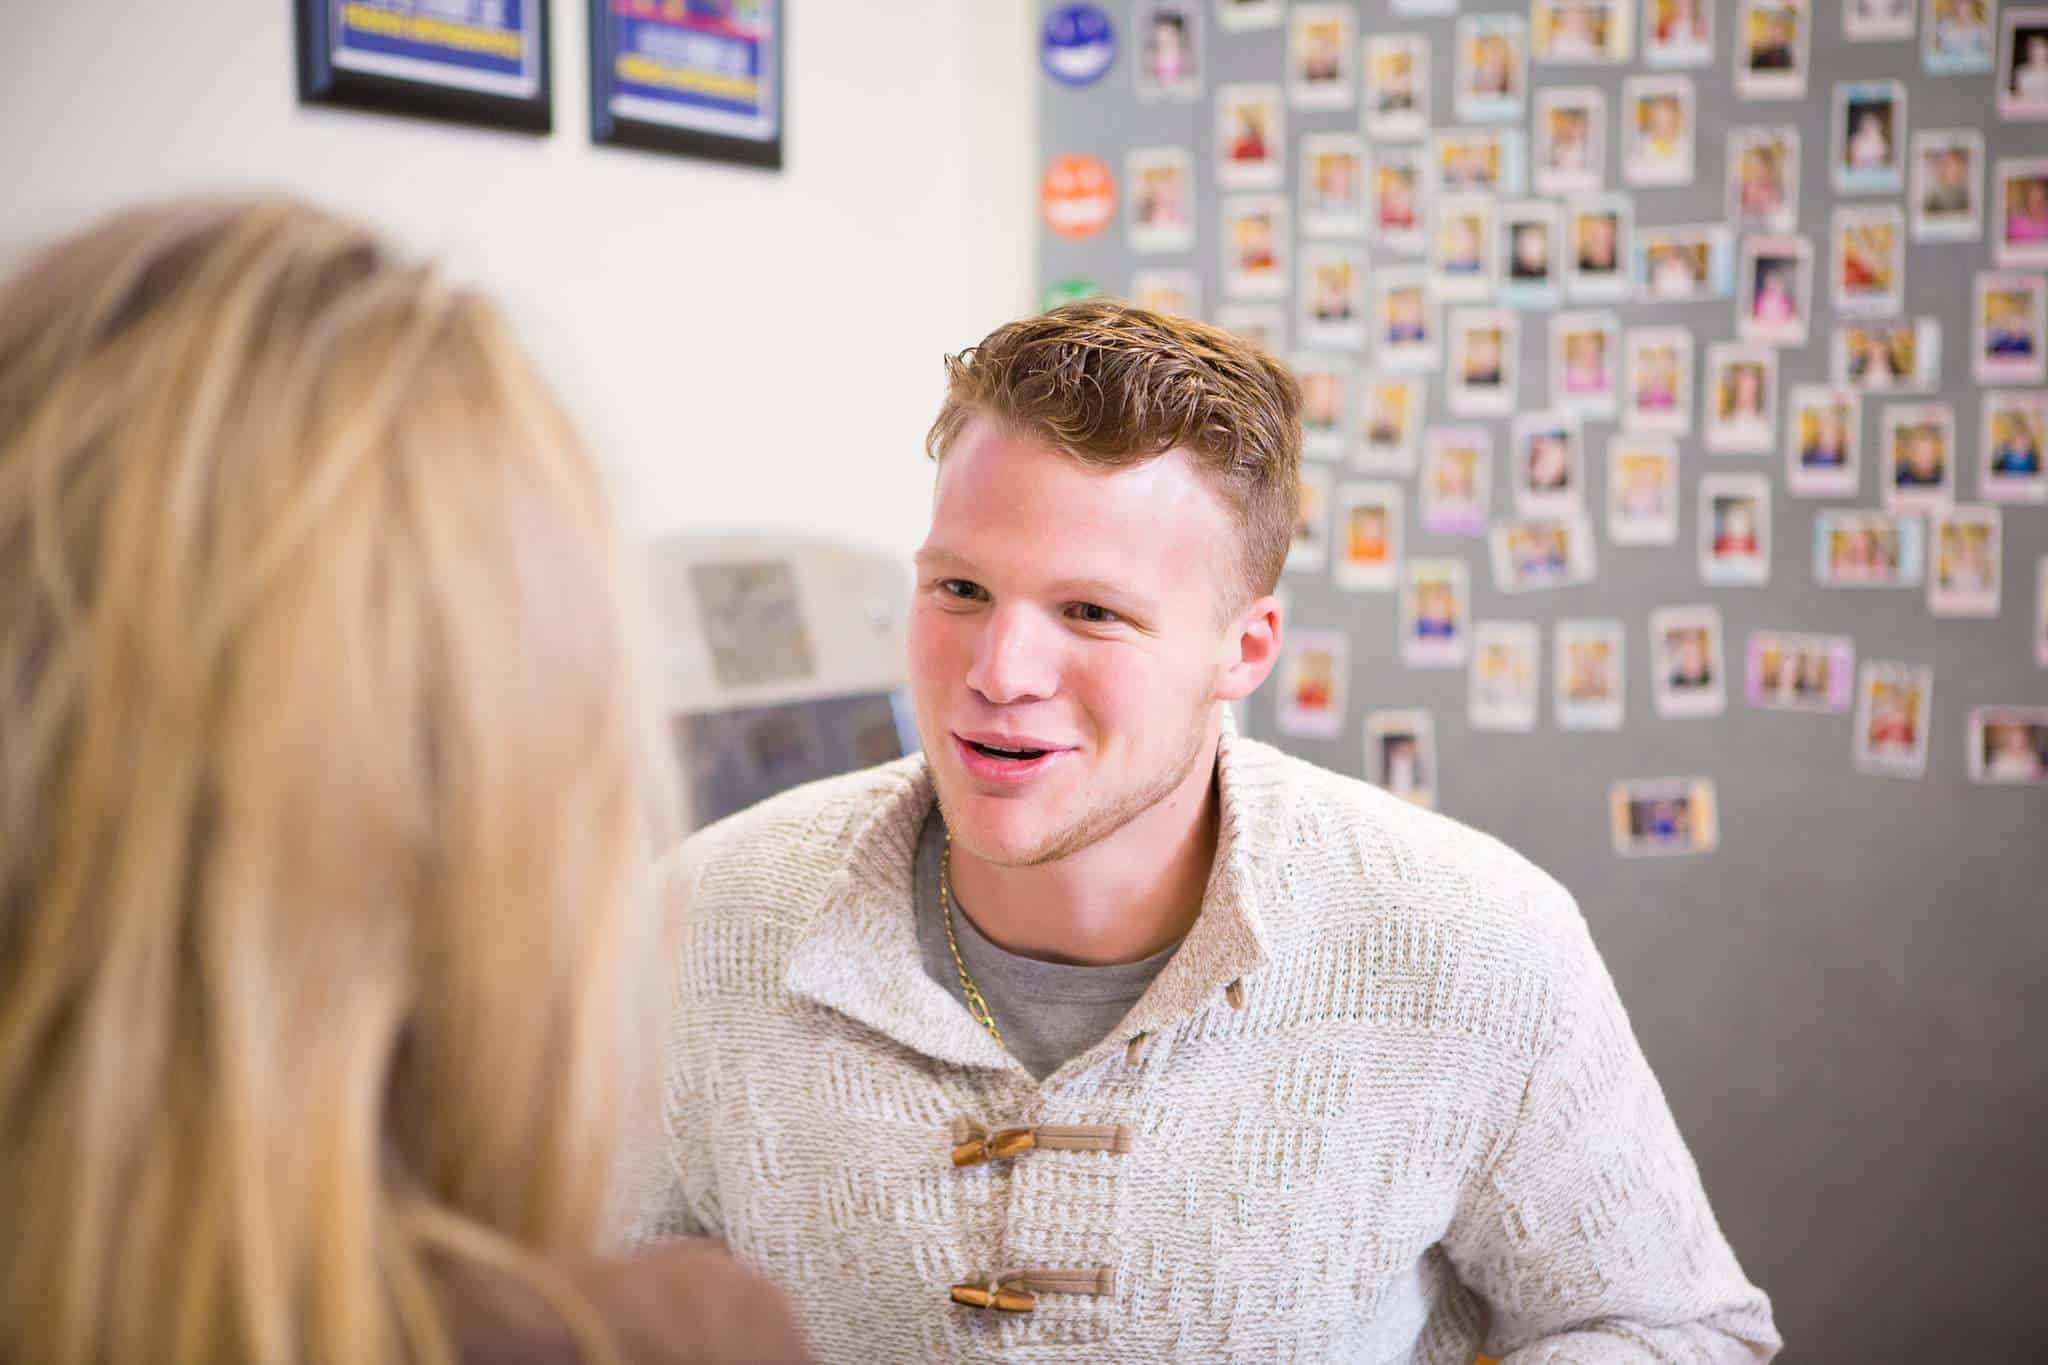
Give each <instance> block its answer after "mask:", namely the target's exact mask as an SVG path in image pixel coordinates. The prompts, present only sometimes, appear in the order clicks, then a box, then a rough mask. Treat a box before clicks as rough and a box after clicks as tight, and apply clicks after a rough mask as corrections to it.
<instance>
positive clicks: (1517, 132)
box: [1430, 128, 1528, 194]
mask: <svg viewBox="0 0 2048 1365" xmlns="http://www.w3.org/2000/svg"><path fill="white" fill-rule="evenodd" d="M1430 152H1431V154H1432V155H1433V156H1434V157H1435V173H1436V182H1435V188H1436V189H1437V190H1438V191H1440V192H1441V193H1444V194H1520V193H1521V192H1522V191H1523V189H1524V188H1525V187H1526V185H1527V175H1528V172H1527V169H1526V168H1525V167H1524V166H1523V164H1522V130H1521V129H1519V128H1446V129H1443V130H1442V131H1440V132H1438V133H1436V134H1435V135H1434V136H1432V137H1431V138H1430Z"/></svg>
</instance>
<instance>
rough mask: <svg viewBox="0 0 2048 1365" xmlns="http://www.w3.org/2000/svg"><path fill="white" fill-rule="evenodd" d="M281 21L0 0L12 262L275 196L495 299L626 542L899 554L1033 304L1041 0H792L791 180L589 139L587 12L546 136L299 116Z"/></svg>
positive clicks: (573, 10)
mask: <svg viewBox="0 0 2048 1365" xmlns="http://www.w3.org/2000/svg"><path fill="white" fill-rule="evenodd" d="M291 9H292V6H291V4H290V3H289V0H208V2H207V3H201V0H164V2H162V3H155V4H143V5H131V6H124V7H122V8H121V11H120V13H119V14H118V15H113V14H110V13H109V12H108V11H107V9H106V7H104V6H98V5H79V4H74V3H71V0H9V3H7V4H6V5H5V8H4V14H0V128H5V129H6V130H7V132H6V134H5V136H4V137H0V250H6V251H8V252H10V253H11V252H12V251H13V250H15V249H18V248H19V247H20V246H22V245H24V244H25V243H26V242H28V241H31V240H33V239H35V238H38V237H41V236H45V235H47V234H50V233H53V232H57V231H61V230H63V229H65V228H68V227H70V226H72V225H73V224H75V223H78V222H80V221H82V220H83V219H85V218H86V217H88V216H90V215H93V214H96V213H99V212H101V211H103V210H105V209H108V208H111V207H114V206H116V205H119V204H123V203H127V202H129V201H132V200H134V199H136V198H138V197H141V196H149V195H158V194H165V193H174V192H178V191H185V190H191V189H196V188H206V187H216V186H243V185H265V186H283V187H288V188H291V189H294V190H297V191H300V192H303V193H305V194H308V195H311V196H314V197H316V198H318V199H320V200H322V201H325V202H327V203H330V204H333V205H335V206H337V207H340V208H344V209H347V210H350V211H352V212H355V213H357V214H360V215H364V216H367V217H368V218H370V219H371V220H373V221H375V222H377V223H379V224H382V225H384V226H385V227H387V228H388V229H390V230H391V231H392V232H394V233H395V234H396V235H397V236H398V237H399V238H400V239H401V240H403V241H405V242H406V243H408V244H410V245H412V246H414V247H416V248H420V249H424V250H428V251H432V252H434V253H436V254H438V255H441V256H443V257H444V258H446V259H448V260H449V261H450V262H451V263H452V264H454V265H455V266H456V267H457V268H458V269H459V270H460V271H461V272H463V273H464V274H466V275H469V276H470V277H472V278H476V279H480V280H481V281H483V282H484V283H486V284H487V285H489V286H490V287H491V288H492V289H493V291H494V292H495V293H496V294H497V295H498V296H499V297H500V298H501V299H502V300H503V301H504V302H505V304H506V305H507V307H508V308H509V309H510V311H511V312H512V314H513V316H514V318H515V320H516V321H517V322H518V324H519V326H520V329H521V331H522V334H523V335H524V336H525V337H526V339H527V340H528V342H529V343H530V344H531V345H532V346H533V347H534V348H535V349H536V350H537V351H538V352H539V354H540V356H541V358H542V361H543V363H544V364H545V365H546V367H547V369H548V372H549V373H550V374H551V375H552V376H553V378H554V380H555V382H556V384H557V385H558V387H559V388H560V389H561V390H562V391H563V394H564V396H565V397H566V398H567V400H568V401H569V403H570V405H571V406H572V408H573V409H574V410H575V412H576V414H577V416H578V417H579V419H580V420H581V421H582V422H583V424H584V426H585V428H586V430H588V431H589V432H590V433H591V435H592V437H593V438H594V440H595V442H596V444H597V446H598V448H599V450H600V451H601V452H602V454H603V455H604V457H605V458H606V460H607V462H608V463H609V464H610V465H611V466H612V468H613V470H614V472H615V478H616V482H617V483H618V485H619V488H620V491H621V493H622V495H623V497H624V498H625V505H626V507H627V509H628V513H627V515H628V518H629V524H631V525H632V526H633V527H634V529H635V530H637V531H638V532H640V533H642V534H655V533H662V532H669V531H677V530H694V529H710V528H722V527H729V526H748V527H774V528H787V529H792V530H796V531H804V532H816V533H821V534H825V535H831V536H835V537H839V538H843V539H850V540H854V541H858V542H861V543H864V544H868V545H872V546H874V547H876V548H880V549H885V550H893V551H897V552H902V553H907V552H908V550H910V549H911V548H913V547H914V546H915V545H916V543H917V541H918V540H919V539H920V538H921V536H922V535H923V531H924V518H925V514H926V508H927V500H928V497H929V491H930V477H931V476H930V470H929V467H928V466H927V465H926V463H925V461H924V458H923V454H922V446H921V443H922V439H923V434H924V429H925V426H926V425H927V424H928V423H929V421H930V420H931V417H932V414H933V412H934V410H935V409H936V407H937V403H938V399H939V396H940V376H941V370H940V367H939V359H940V355H941V353H942V352H944V351H946V350H952V349H957V348H958V347H961V346H964V345H967V344H970V343H971V342H973V341H975V340H976V339H978V338H979V337H980V336H981V335H982V334H983V333H984V332H986V331H987V330H988V329H989V328H990V327H992V326H993V325H995V324H996V323H997V322H1000V321H1002V320H1003V319H1005V318H1008V317H1011V316H1015V315H1017V314H1019V313H1022V312H1024V311H1026V310H1028V308H1029V307H1030V305H1031V299H1032V283H1031V282H1032V276H1033V272H1034V263H1033V252H1034V239H1033V231H1034V228H1033V223H1034V221H1035V204H1034V203H1033V197H1032V193H1033V192H1032V187H1033V185H1034V183H1035V177H1034V175H1033V171H1032V163H1033V161H1034V159H1035V146H1034V141H1035V135H1036V127H1037V123H1036V113H1035V109H1034V105H1033V101H1034V100H1035V99H1036V92H1037V75H1036V69H1035V65H1034V63H1035V50H1034V46H1033V36H1034V32H1033V30H1034V26H1033V21H1032V17H1031V16H1032V13H1033V9H1034V7H1033V6H1032V5H1031V4H1030V3H1029V0H889V3H887V4H886V5H876V4H872V3H851V0H793V10H792V19H793V25H792V31H791V33H790V37H789V47H788V87H789V97H788V98H789V106H788V113H789V126H788V130H787V135H786V143H785V155H786V162H785V166H784V169H783V170H782V172H781V173H779V174H775V173H767V172H761V171H755V170H747V169H741V168H729V167H726V166H723V165H719V164H716V163H711V162H705V161H692V160H686V159H682V158H677V157H672V156H663V155H657V154H652V153H645V152H634V151H626V150H620V149H611V148H602V149H601V148H595V147H593V146H591V144H590V142H589V138H588V122H589V120H588V113H587V101H588V94H587V81H586V78H585V60H586V58H585V43H584V37H585V23H584V15H585V12H586V6H585V4H584V3H583V0H553V11H552V14H553V19H554V24H555V55H554V84H555V100H554V103H555V131H554V133H553V135H552V136H550V137H547V138H544V139H533V138H530V137H527V136H523V135H518V134H512V133H497V132H487V131H479V130H473V129H468V128H460V127H454V126H449V125H442V124H435V123H429V122H423V121H419V120H413V119H399V118H393V117H389V116H379V115H373V114H363V113H354V112H343V111H338V110H330V109H309V108H301V107H300V106H299V105H298V104H297V102H296V95H295V84H294V74H293V73H294V70H295V67H294V48H293V35H292V24H291Z"/></svg>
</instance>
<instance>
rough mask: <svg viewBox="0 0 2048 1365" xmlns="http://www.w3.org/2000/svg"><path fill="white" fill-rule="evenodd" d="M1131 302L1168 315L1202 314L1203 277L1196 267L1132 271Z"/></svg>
mask: <svg viewBox="0 0 2048 1365" xmlns="http://www.w3.org/2000/svg"><path fill="white" fill-rule="evenodd" d="M1131 302H1132V303H1135V304H1137V305H1138V307H1140V308H1144V309H1147V310H1149V311H1151V312H1154V313H1164V314H1166V315H1167V316H1169V317H1177V318H1199V317H1201V316H1202V276H1201V274H1200V273H1199V272H1197V271H1193V270H1138V271H1134V272H1132V274H1131Z"/></svg>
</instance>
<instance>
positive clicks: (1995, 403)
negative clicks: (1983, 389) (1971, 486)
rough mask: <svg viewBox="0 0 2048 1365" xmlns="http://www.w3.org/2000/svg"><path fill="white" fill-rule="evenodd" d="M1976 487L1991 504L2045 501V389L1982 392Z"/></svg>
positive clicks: (2047, 431)
mask: <svg viewBox="0 0 2048 1365" xmlns="http://www.w3.org/2000/svg"><path fill="white" fill-rule="evenodd" d="M1977 491H1978V494H1979V496H1981V497H1984V498H1987V499H1989V500H1990V501H1992V502H2048V392H2041V393H2013V392H2010V391H2007V392H1993V393H1987V394H1985V395H1984V428H1983V440H1982V451H1981V453H1980V455H1979V457H1978V464H1977Z"/></svg>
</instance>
